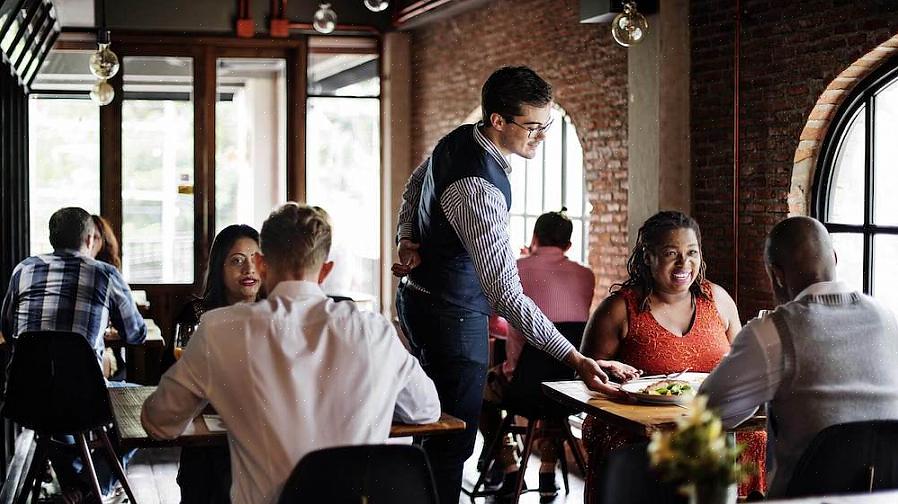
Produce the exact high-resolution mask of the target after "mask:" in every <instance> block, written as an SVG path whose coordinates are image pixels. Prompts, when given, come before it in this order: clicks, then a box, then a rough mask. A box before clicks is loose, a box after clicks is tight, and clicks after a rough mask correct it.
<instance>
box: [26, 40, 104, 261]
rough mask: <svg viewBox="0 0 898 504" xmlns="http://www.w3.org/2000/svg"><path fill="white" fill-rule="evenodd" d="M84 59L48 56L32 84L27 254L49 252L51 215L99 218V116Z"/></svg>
mask: <svg viewBox="0 0 898 504" xmlns="http://www.w3.org/2000/svg"><path fill="white" fill-rule="evenodd" d="M89 58H90V54H89V53H84V52H69V53H51V54H50V55H49V57H48V58H47V60H46V61H45V63H44V71H43V72H42V73H41V75H40V76H39V77H38V78H37V79H36V80H35V82H34V85H33V89H32V93H31V95H30V96H29V102H28V103H29V106H28V117H29V120H28V129H29V132H28V141H29V143H30V146H31V148H30V149H28V157H29V160H28V161H29V177H28V178H29V184H28V185H29V187H28V191H29V200H30V210H31V211H30V228H31V253H32V254H45V253H47V252H51V251H52V250H53V249H52V247H51V246H50V237H49V234H50V233H49V229H48V223H49V221H50V216H51V215H52V214H53V212H55V211H56V210H59V209H60V208H62V207H66V206H80V207H82V208H84V209H85V210H87V211H88V212H91V213H100V170H99V166H100V114H99V112H98V111H97V106H96V105H95V104H94V103H93V102H92V101H90V99H89V98H88V93H89V92H90V87H91V85H92V84H93V82H92V77H91V76H90V75H89V74H85V72H81V74H82V75H80V76H79V75H77V74H71V73H69V71H68V69H70V68H81V69H84V68H87V62H88V59H89Z"/></svg>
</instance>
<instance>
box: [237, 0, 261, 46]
mask: <svg viewBox="0 0 898 504" xmlns="http://www.w3.org/2000/svg"><path fill="white" fill-rule="evenodd" d="M250 1H251V0H237V36H238V37H240V38H253V36H255V34H256V24H255V23H254V22H253V14H252V8H251V7H250Z"/></svg>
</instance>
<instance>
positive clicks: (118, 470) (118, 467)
mask: <svg viewBox="0 0 898 504" xmlns="http://www.w3.org/2000/svg"><path fill="white" fill-rule="evenodd" d="M99 434H100V440H101V441H102V442H103V446H104V447H105V448H106V455H107V456H109V460H110V461H111V462H112V470H113V471H115V475H116V476H118V480H119V481H120V482H121V483H122V487H123V488H124V489H125V493H126V494H127V495H128V498H129V499H131V503H132V504H137V499H135V498H134V492H132V491H131V485H130V484H129V483H128V475H127V474H125V468H123V467H122V464H121V463H120V462H119V460H118V455H117V454H116V453H115V449H114V448H113V447H112V442H111V441H110V440H109V436H108V435H107V434H106V427H105V426H103V427H101V428H100V431H99Z"/></svg>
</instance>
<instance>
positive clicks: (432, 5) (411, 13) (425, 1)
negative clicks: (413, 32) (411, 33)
mask: <svg viewBox="0 0 898 504" xmlns="http://www.w3.org/2000/svg"><path fill="white" fill-rule="evenodd" d="M452 1H453V0H419V1H418V2H414V3H412V4H411V5H409V6H408V7H405V8H403V9H402V10H400V11H399V13H398V14H397V15H396V19H394V20H393V24H394V25H402V24H405V23H408V22H409V21H411V20H412V19H414V18H416V17H418V16H421V15H422V14H425V13H427V12H430V11H432V10H433V9H436V8H437V7H441V6H443V5H446V4H448V3H450V2H452Z"/></svg>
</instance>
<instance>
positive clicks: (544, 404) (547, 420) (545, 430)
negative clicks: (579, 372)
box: [465, 322, 586, 502]
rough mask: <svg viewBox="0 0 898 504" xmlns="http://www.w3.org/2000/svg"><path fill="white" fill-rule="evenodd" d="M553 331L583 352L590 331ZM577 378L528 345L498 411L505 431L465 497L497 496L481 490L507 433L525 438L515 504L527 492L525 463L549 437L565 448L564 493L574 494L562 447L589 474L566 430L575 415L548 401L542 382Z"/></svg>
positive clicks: (487, 450)
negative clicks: (537, 444) (518, 422)
mask: <svg viewBox="0 0 898 504" xmlns="http://www.w3.org/2000/svg"><path fill="white" fill-rule="evenodd" d="M555 327H556V328H557V329H558V331H559V332H560V333H561V334H562V335H563V336H564V337H565V338H567V340H568V341H570V342H571V344H573V345H574V346H575V347H577V348H579V347H580V341H581V340H582V339H583V331H584V330H585V329H586V323H585V322H559V323H556V324H555ZM574 378H575V372H574V370H573V369H571V368H570V367H568V366H567V364H565V363H563V362H559V361H558V360H556V359H555V358H554V357H552V356H550V355H548V354H547V353H545V352H543V351H541V350H537V349H536V348H534V347H532V346H530V345H524V348H523V349H522V350H521V356H520V358H518V363H517V366H516V367H515V372H514V376H513V377H512V379H511V382H510V383H509V386H508V390H507V391H506V394H505V397H504V398H503V401H502V404H501V405H500V407H501V408H502V409H504V410H505V411H506V415H505V418H504V419H503V420H502V425H501V427H500V428H499V430H498V432H497V433H496V436H495V437H494V438H493V439H492V440H487V441H489V443H488V444H486V445H485V446H484V452H483V453H482V455H481V457H480V461H479V462H478V469H479V470H480V477H479V478H478V479H477V482H476V483H475V484H474V488H473V489H471V490H470V491H467V490H466V491H465V493H467V494H468V495H469V496H470V497H471V501H472V502H473V500H474V498H475V497H482V496H487V495H493V494H495V492H494V491H482V490H481V487H482V486H483V485H484V483H485V482H486V474H487V469H488V468H489V466H490V464H491V463H492V461H493V460H494V459H495V458H496V455H498V451H499V448H500V447H501V441H502V439H503V438H504V437H505V436H506V435H507V434H509V433H511V434H515V435H518V436H521V443H522V444H523V450H522V452H521V465H520V469H519V473H518V474H519V478H518V482H517V488H516V490H515V496H514V502H518V500H519V499H520V496H521V493H522V492H523V491H524V474H525V473H526V471H527V462H528V460H529V458H530V454H531V452H532V451H533V444H534V442H535V441H536V439H537V438H538V437H541V436H548V437H551V439H552V440H553V442H555V443H556V446H558V447H559V448H561V449H559V450H558V453H559V457H558V459H559V462H560V463H561V475H562V480H563V482H564V491H565V493H570V483H569V481H568V467H567V459H566V457H565V455H564V453H565V452H564V449H563V448H564V443H567V444H568V445H569V446H570V448H571V452H572V453H573V454H574V460H575V461H576V462H577V466H578V467H579V469H580V471H581V473H583V474H585V473H586V461H585V458H584V456H583V453H582V452H581V451H580V446H579V444H578V443H577V441H576V439H574V435H573V433H572V432H571V428H570V425H569V424H568V417H569V416H570V415H572V414H574V413H576V412H577V411H576V410H573V409H571V408H568V407H566V406H564V405H562V404H560V403H558V402H557V401H554V400H552V399H550V398H548V397H546V396H545V395H544V394H543V391H542V382H545V381H559V380H573V379H574ZM515 416H520V417H524V418H526V419H527V426H526V427H520V426H517V425H515V424H514V418H515ZM534 490H536V489H534Z"/></svg>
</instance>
